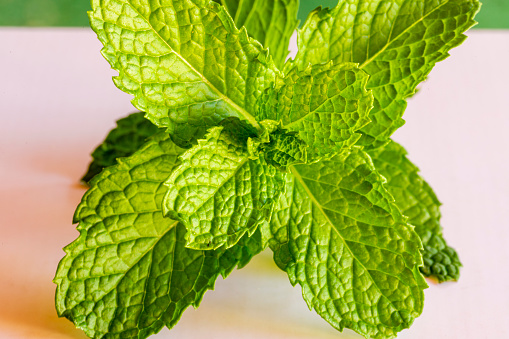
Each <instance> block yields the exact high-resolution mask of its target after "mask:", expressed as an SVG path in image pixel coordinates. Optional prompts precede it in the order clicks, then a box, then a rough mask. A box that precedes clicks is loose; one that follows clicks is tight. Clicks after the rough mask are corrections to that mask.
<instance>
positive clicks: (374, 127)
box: [286, 0, 480, 147]
mask: <svg viewBox="0 0 509 339" xmlns="http://www.w3.org/2000/svg"><path fill="white" fill-rule="evenodd" d="M479 6H480V5H479V2H478V1H477V0H423V1H405V0H341V1H339V4H338V5H337V6H336V7H335V8H333V9H328V8H324V9H322V8H317V9H316V10H314V11H313V12H311V13H310V15H309V16H308V19H307V20H306V22H305V23H304V26H303V28H302V29H301V30H300V31H299V34H298V47H299V51H298V53H297V56H296V57H295V62H293V63H288V64H287V65H286V67H287V68H291V67H293V65H297V66H298V67H299V68H301V69H302V68H305V67H307V65H308V64H309V63H311V64H317V63H323V62H327V61H331V60H332V61H334V63H344V62H355V63H358V64H359V65H360V68H361V69H363V70H364V71H366V72H367V73H368V74H369V75H370V78H369V81H368V85H367V88H368V89H372V90H373V95H374V97H375V101H374V108H373V109H372V110H371V112H370V118H371V120H372V123H370V124H368V125H367V126H365V127H364V128H362V130H361V131H362V133H363V136H362V139H361V140H360V141H359V144H360V145H364V146H371V147H379V146H382V145H383V144H385V143H386V142H388V140H389V137H390V136H391V135H392V133H393V132H394V131H395V130H396V129H397V128H399V127H401V126H402V125H403V124H404V121H403V119H401V117H402V115H403V112H404V110H405V108H406V100H405V99H406V98H407V97H409V96H411V95H412V94H413V93H414V92H415V89H416V86H417V85H418V84H419V83H420V82H422V81H424V80H425V79H426V77H427V76H428V74H429V72H430V71H431V69H432V68H433V66H434V65H435V63H436V62H438V61H441V60H443V59H445V58H446V57H447V56H448V55H449V54H448V51H449V50H450V49H451V48H453V47H455V46H458V45H459V44H461V43H462V42H463V41H464V40H465V38H466V37H465V35H463V32H465V31H466V30H467V29H468V28H470V27H472V26H473V25H474V24H475V21H474V20H473V18H474V16H475V14H476V13H477V11H478V10H479Z"/></svg>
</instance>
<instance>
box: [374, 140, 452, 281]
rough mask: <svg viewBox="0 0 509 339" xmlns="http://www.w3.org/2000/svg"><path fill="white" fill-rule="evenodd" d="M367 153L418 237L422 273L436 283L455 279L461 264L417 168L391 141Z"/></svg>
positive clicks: (433, 196) (431, 193)
mask: <svg viewBox="0 0 509 339" xmlns="http://www.w3.org/2000/svg"><path fill="white" fill-rule="evenodd" d="M369 154H370V155H371V157H372V158H373V162H374V164H375V167H376V169H377V170H378V172H379V173H380V174H381V175H383V176H384V177H385V178H387V184H385V185H384V186H385V187H386V188H387V190H388V191H389V193H391V195H392V196H393V197H394V198H395V199H396V205H397V206H398V207H399V209H400V210H401V212H402V213H403V214H404V215H405V216H407V217H408V218H409V219H408V222H409V223H410V224H412V225H414V226H415V231H416V232H417V234H418V235H419V237H421V240H422V243H423V245H424V252H423V261H424V267H421V272H422V273H423V274H424V275H425V276H430V277H433V278H435V279H437V280H438V281H439V282H444V281H450V280H458V278H459V269H460V267H461V262H460V261H459V258H458V254H457V253H456V251H455V250H454V249H453V248H451V247H449V246H448V245H447V243H446V241H445V239H444V238H443V235H442V227H441V226H440V202H439V201H438V199H437V197H436V195H435V193H434V192H433V190H432V189H431V187H430V186H429V185H428V183H426V181H424V180H423V179H422V178H421V176H420V175H419V169H418V168H417V167H416V166H415V165H414V164H412V163H411V162H410V160H408V158H407V157H406V155H407V152H406V151H405V149H404V148H403V147H402V146H401V145H399V144H397V143H395V142H394V141H392V142H390V143H389V144H387V145H386V146H384V147H383V148H380V149H377V150H374V151H371V152H370V153H369Z"/></svg>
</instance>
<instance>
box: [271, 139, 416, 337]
mask: <svg viewBox="0 0 509 339" xmlns="http://www.w3.org/2000/svg"><path fill="white" fill-rule="evenodd" d="M286 179H287V186H286V191H285V194H282V195H281V197H280V201H279V202H278V204H277V206H276V210H275V213H274V215H273V217H272V219H271V223H270V225H269V226H268V227H264V228H263V229H262V235H263V239H264V242H268V243H269V245H270V247H271V248H272V249H273V251H274V259H275V261H276V263H277V264H278V266H279V267H280V268H282V269H283V270H285V271H286V272H287V273H288V276H289V277H290V281H291V282H292V284H296V283H298V284H300V285H301V286H302V293H303V296H304V299H305V300H306V302H307V303H308V306H309V307H310V308H314V309H315V310H316V312H317V313H318V314H320V315H321V316H322V317H323V318H324V319H325V320H327V321H328V322H329V323H330V324H331V325H332V326H334V327H335V328H337V329H338V330H342V329H343V328H345V327H347V328H350V329H353V330H354V331H356V332H358V333H360V334H362V335H364V336H365V337H366V338H393V337H395V336H396V334H397V333H398V332H399V331H401V330H402V329H405V328H408V327H409V326H410V325H411V324H412V322H413V320H414V319H415V318H416V317H417V316H419V315H420V314H421V312H422V309H423V305H424V294H423V289H424V288H425V287H426V283H425V281H424V279H423V277H422V275H421V274H420V272H419V269H418V266H420V265H421V264H422V259H421V254H420V248H421V242H420V239H419V237H418V236H417V234H416V233H415V232H414V231H413V228H412V226H410V225H409V224H407V223H406V221H405V218H404V217H403V216H402V215H401V213H400V212H399V210H398V208H397V207H396V205H395V204H394V201H393V198H392V197H391V195H390V194H388V193H387V191H386V190H385V189H384V187H383V185H382V183H383V181H384V178H383V177H381V176H380V175H379V174H378V173H377V172H376V170H375V168H374V166H373V164H372V162H371V159H370V158H369V156H368V155H367V154H366V153H365V152H363V151H360V150H358V149H354V150H352V151H351V152H350V153H348V154H344V155H342V156H336V157H334V158H332V159H331V160H323V161H320V162H317V163H314V164H311V165H296V166H292V167H291V168H290V173H288V174H287V175H286Z"/></svg>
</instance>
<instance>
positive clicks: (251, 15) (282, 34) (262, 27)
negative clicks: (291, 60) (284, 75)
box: [214, 0, 299, 68]
mask: <svg viewBox="0 0 509 339" xmlns="http://www.w3.org/2000/svg"><path fill="white" fill-rule="evenodd" d="M214 1H216V2H218V3H221V4H223V5H224V6H225V7H226V8H227V9H228V13H230V15H231V16H232V18H233V21H234V22H235V26H237V27H242V26H244V27H245V28H246V30H247V32H248V33H249V36H251V37H253V38H254V39H256V40H257V41H259V42H260V43H262V45H264V46H265V47H267V48H268V49H269V51H270V55H271V56H272V57H273V58H274V62H275V64H276V66H277V67H280V68H282V67H283V64H284V62H285V60H286V57H287V56H288V45H289V43H290V38H291V36H292V34H293V32H294V31H295V29H296V28H297V26H298V24H299V21H298V20H297V12H298V10H299V1H298V0H263V1H261V0H214Z"/></svg>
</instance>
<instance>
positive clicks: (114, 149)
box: [81, 112, 159, 182]
mask: <svg viewBox="0 0 509 339" xmlns="http://www.w3.org/2000/svg"><path fill="white" fill-rule="evenodd" d="M158 130H159V129H158V128H157V126H155V125H154V124H153V123H151V122H150V121H149V120H147V119H145V118H144V117H143V113H142V112H137V113H132V114H130V115H128V116H127V117H125V118H122V119H120V120H118V121H117V127H115V128H114V129H112V130H111V131H110V132H109V133H108V135H107V136H106V139H104V141H103V142H102V143H101V144H100V145H99V146H98V147H97V148H96V149H95V150H94V152H92V162H91V163H90V166H89V168H88V171H87V173H86V174H85V175H84V176H83V178H82V179H81V180H82V181H84V182H89V181H90V179H92V178H93V177H94V176H95V175H96V174H99V173H100V172H101V171H102V169H103V168H105V167H108V166H113V165H115V164H116V163H117V158H123V157H128V156H130V155H131V154H133V153H134V152H136V151H137V150H138V149H139V148H140V147H141V146H142V145H143V144H144V143H145V141H146V140H147V138H148V137H151V136H153V135H154V134H156V133H157V131H158Z"/></svg>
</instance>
